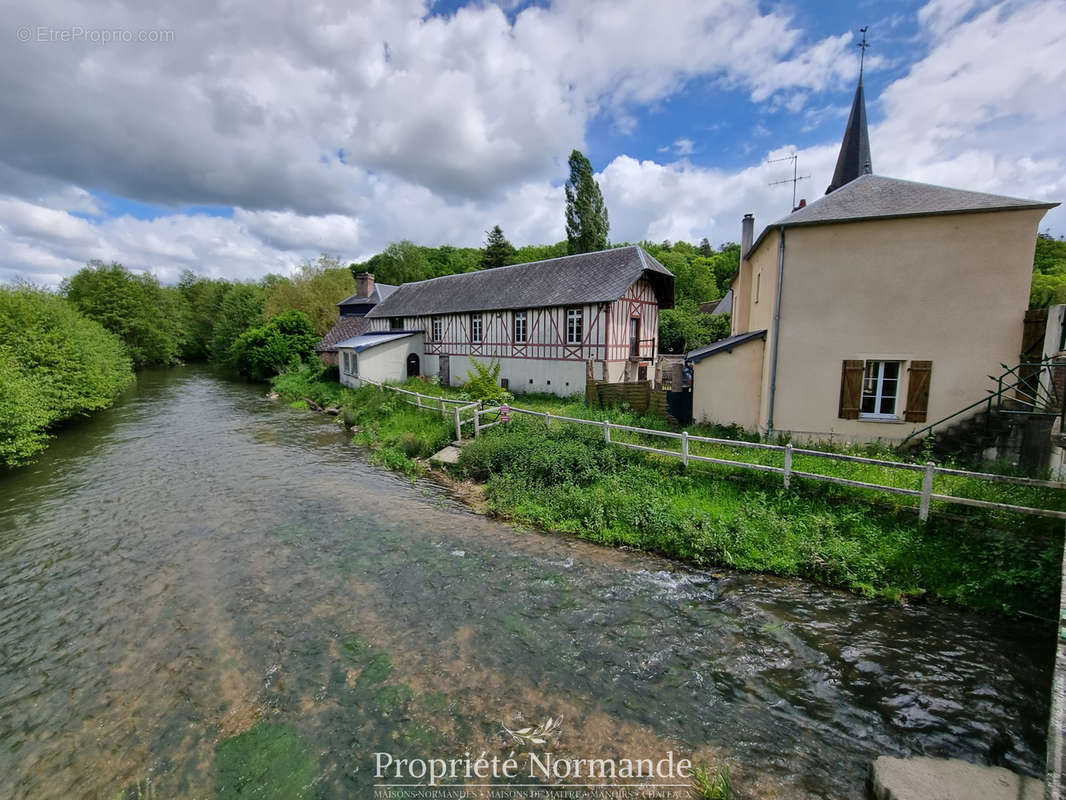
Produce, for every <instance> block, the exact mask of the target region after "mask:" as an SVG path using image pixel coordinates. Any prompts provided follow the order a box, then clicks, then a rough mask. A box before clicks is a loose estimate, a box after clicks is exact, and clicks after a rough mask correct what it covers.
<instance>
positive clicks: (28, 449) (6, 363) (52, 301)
mask: <svg viewBox="0 0 1066 800" xmlns="http://www.w3.org/2000/svg"><path fill="white" fill-rule="evenodd" d="M130 368H131V363H130V358H129V356H128V355H127V352H126V347H125V345H123V343H122V341H121V340H120V339H119V337H118V336H116V335H115V334H113V333H111V332H109V331H107V330H106V329H105V328H104V327H103V326H102V325H101V324H100V323H98V322H95V321H93V320H91V319H88V318H87V317H85V316H84V315H83V314H81V313H79V311H78V310H77V308H75V306H74V305H73V304H72V303H70V302H68V301H67V300H64V299H63V298H62V297H59V296H58V295H56V294H53V293H51V292H46V291H43V290H41V289H35V288H32V287H30V286H16V287H0V387H3V391H0V466H7V467H14V466H17V465H19V464H22V463H25V462H26V461H28V460H29V459H30V458H32V457H33V456H34V455H36V454H37V453H39V452H40V451H41V450H43V449H44V448H45V446H46V445H47V441H48V429H49V427H51V426H52V425H54V424H55V423H57V422H59V421H61V420H65V419H69V418H71V417H78V416H84V415H86V414H88V413H90V412H92V411H96V410H98V409H101V408H106V407H107V406H109V405H111V403H112V401H113V400H114V399H115V397H116V396H117V395H118V393H119V392H120V391H122V389H123V388H125V387H126V386H127V385H128V384H129V382H130V381H131V380H133V373H132V372H131V369H130Z"/></svg>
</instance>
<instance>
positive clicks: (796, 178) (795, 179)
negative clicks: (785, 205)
mask: <svg viewBox="0 0 1066 800" xmlns="http://www.w3.org/2000/svg"><path fill="white" fill-rule="evenodd" d="M779 161H791V162H792V177H791V178H785V179H784V180H783V181H774V182H773V183H768V184H766V185H767V186H779V185H780V184H782V183H791V184H792V210H793V211H795V210H796V184H797V183H799V182H800V181H805V180H807V178H809V177H811V176H810V175H796V169H797V167H798V165H799V153H796V152H792V153H789V154H788V155H787V156H782V157H781V158H774V159H771V160H770V161H767V162H766V163H767V164H776V163H778V162H779Z"/></svg>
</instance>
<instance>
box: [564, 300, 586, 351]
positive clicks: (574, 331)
mask: <svg viewBox="0 0 1066 800" xmlns="http://www.w3.org/2000/svg"><path fill="white" fill-rule="evenodd" d="M584 335H585V309H583V308H568V309H566V343H567V344H581V340H582V338H583V337H584Z"/></svg>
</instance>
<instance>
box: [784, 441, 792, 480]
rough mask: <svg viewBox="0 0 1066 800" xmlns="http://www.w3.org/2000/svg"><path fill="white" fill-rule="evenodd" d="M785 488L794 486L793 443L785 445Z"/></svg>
mask: <svg viewBox="0 0 1066 800" xmlns="http://www.w3.org/2000/svg"><path fill="white" fill-rule="evenodd" d="M784 475H785V488H786V489H788V488H789V487H791V486H792V442H789V443H788V444H786V445H785V472H784Z"/></svg>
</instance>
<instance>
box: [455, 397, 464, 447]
mask: <svg viewBox="0 0 1066 800" xmlns="http://www.w3.org/2000/svg"><path fill="white" fill-rule="evenodd" d="M462 440H463V425H462V423H461V422H460V421H459V406H456V407H455V441H457V442H461V441H462Z"/></svg>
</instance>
